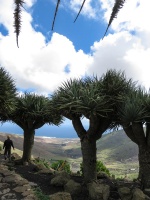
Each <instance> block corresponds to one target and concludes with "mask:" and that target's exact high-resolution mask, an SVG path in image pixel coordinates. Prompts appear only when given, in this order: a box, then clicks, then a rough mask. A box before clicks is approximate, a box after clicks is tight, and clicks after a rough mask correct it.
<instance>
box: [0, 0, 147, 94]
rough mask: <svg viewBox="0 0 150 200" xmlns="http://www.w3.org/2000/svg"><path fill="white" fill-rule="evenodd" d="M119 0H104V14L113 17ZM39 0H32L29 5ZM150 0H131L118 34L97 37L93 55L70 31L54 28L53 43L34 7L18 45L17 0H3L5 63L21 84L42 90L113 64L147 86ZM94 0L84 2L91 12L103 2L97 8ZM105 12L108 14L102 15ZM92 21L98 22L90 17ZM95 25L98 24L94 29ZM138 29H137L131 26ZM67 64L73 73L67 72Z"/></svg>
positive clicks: (0, 43)
mask: <svg viewBox="0 0 150 200" xmlns="http://www.w3.org/2000/svg"><path fill="white" fill-rule="evenodd" d="M113 2H114V0H108V1H105V0H99V1H98V5H100V4H102V8H103V11H104V18H105V20H108V16H110V11H111V9H112V6H113ZM33 3H34V1H33V0H32V1H31V0H28V4H27V5H28V6H27V7H28V9H30V7H31V6H32V5H33ZM71 3H72V6H73V5H75V7H74V8H78V6H79V3H81V1H79V0H72V1H71ZM149 3H150V1H149V0H141V1H140V0H133V1H132V2H131V1H129V0H128V1H126V4H125V6H124V8H123V9H122V10H121V11H120V13H119V15H118V18H117V19H115V20H114V21H113V24H112V27H111V28H112V29H113V30H114V33H113V34H109V35H108V36H107V37H105V38H104V39H103V40H99V41H96V42H95V43H94V44H93V46H92V47H91V52H92V55H88V54H85V53H84V52H83V51H82V50H79V51H76V50H75V47H74V44H73V43H72V42H71V41H70V40H69V39H68V38H67V37H65V36H63V35H60V34H58V33H53V35H52V38H51V40H50V41H49V43H46V42H45V37H44V36H43V35H42V33H40V32H36V31H35V30H34V29H33V27H32V26H31V23H32V17H31V14H30V13H27V12H26V11H23V16H22V20H23V24H22V29H21V34H20V36H19V46H20V48H19V49H18V48H17V46H16V41H15V34H14V33H13V32H14V30H13V26H12V24H13V15H12V13H13V5H12V3H11V1H9V3H8V1H5V0H1V6H0V23H1V24H3V25H5V27H6V28H7V30H8V31H9V35H7V36H3V35H2V34H0V64H1V65H2V66H4V67H6V69H7V70H8V71H9V72H10V74H11V75H12V77H13V78H14V79H15V80H16V84H17V87H20V88H24V89H27V88H35V89H36V91H38V92H41V93H47V92H53V90H54V89H56V88H57V86H58V85H60V83H61V82H62V81H64V80H66V79H68V78H71V77H72V78H73V77H81V76H84V75H85V74H86V73H87V74H90V75H92V74H95V75H96V74H97V75H100V76H101V75H102V74H103V73H105V72H106V70H107V69H110V68H115V69H118V70H119V69H121V70H125V73H126V74H127V76H128V77H129V78H133V79H134V80H135V81H136V80H139V81H140V82H141V83H143V84H144V85H145V86H146V87H147V88H148V87H149V86H150V81H149V77H148V75H149V71H150V67H149V66H150V44H149V42H148V41H149V35H150V28H149V26H148V20H149V18H150V14H149V12H148V9H147V8H148V7H150V6H149ZM92 5H93V4H92V0H89V1H87V3H86V6H85V7H84V11H83V12H85V14H88V12H89V13H90V15H91V16H92V15H93V17H94V15H95V14H96V13H97V10H98V9H99V6H98V7H96V9H95V7H94V8H93V7H92ZM102 17H103V16H102ZM90 23H92V22H91V21H90ZM92 31H94V30H92ZM131 31H134V32H135V34H134V35H132V34H131V33H130V32H131ZM65 67H68V68H69V71H70V72H69V73H65V72H64V70H65Z"/></svg>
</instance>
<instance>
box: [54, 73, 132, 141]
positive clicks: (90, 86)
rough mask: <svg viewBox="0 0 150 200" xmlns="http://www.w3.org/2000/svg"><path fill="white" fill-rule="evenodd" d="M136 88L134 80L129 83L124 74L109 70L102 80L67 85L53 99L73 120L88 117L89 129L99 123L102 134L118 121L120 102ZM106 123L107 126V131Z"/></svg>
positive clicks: (63, 112) (94, 78) (60, 88)
mask: <svg viewBox="0 0 150 200" xmlns="http://www.w3.org/2000/svg"><path fill="white" fill-rule="evenodd" d="M132 87H134V84H133V83H132V80H130V79H129V80H126V77H125V75H124V73H122V72H116V71H115V70H109V71H108V72H107V73H106V74H105V75H103V76H102V77H101V78H99V79H98V78H97V77H88V78H85V79H74V80H69V81H67V82H64V83H63V84H62V86H60V87H59V88H58V90H57V91H56V92H55V93H54V95H53V97H52V98H53V100H54V102H55V106H56V107H57V109H58V110H60V112H61V113H62V115H63V116H65V117H67V118H68V119H70V120H75V119H78V120H80V119H81V118H82V117H86V118H87V119H89V121H90V122H89V123H90V125H89V129H90V126H93V125H92V124H94V122H95V124H94V125H95V127H96V123H97V125H98V126H99V129H100V132H101V133H100V134H102V132H103V131H105V129H106V127H107V128H108V127H110V125H111V124H113V122H114V121H115V120H116V112H115V110H116V109H117V103H118V102H121V101H122V96H123V95H124V94H125V93H127V92H128V91H129V90H130V89H131V88H132ZM102 124H105V125H106V124H107V125H106V127H105V128H104V127H103V125H102ZM100 126H101V128H100ZM102 127H103V128H102ZM79 137H80V136H79Z"/></svg>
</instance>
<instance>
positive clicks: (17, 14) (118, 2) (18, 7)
mask: <svg viewBox="0 0 150 200" xmlns="http://www.w3.org/2000/svg"><path fill="white" fill-rule="evenodd" d="M24 3H25V1H24V0H14V4H15V10H14V28H15V31H14V32H15V33H16V41H17V46H18V47H19V44H18V37H19V34H20V31H21V11H22V7H23V4H24ZM85 3H86V0H83V2H82V4H81V7H80V9H79V12H78V14H77V16H76V18H75V20H74V22H75V21H76V20H77V18H78V16H79V15H80V13H81V11H82V9H83V7H84V4H85ZM124 3H125V0H115V3H114V7H113V9H112V13H111V16H110V20H109V23H108V26H107V29H106V31H105V34H104V36H105V35H106V33H107V31H108V28H109V27H110V25H111V24H112V21H113V20H114V18H116V17H117V14H118V12H119V10H120V9H121V8H122V7H123V5H124ZM59 5H60V0H57V3H56V8H55V12H54V18H53V22H52V30H53V29H54V25H55V20H56V16H57V13H58V9H59ZM41 9H42V8H41Z"/></svg>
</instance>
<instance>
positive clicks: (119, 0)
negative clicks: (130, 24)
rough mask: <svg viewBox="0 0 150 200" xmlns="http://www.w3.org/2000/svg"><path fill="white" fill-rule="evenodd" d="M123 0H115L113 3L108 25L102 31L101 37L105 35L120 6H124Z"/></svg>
mask: <svg viewBox="0 0 150 200" xmlns="http://www.w3.org/2000/svg"><path fill="white" fill-rule="evenodd" d="M124 3H125V0H115V4H114V7H113V9H112V13H111V16H110V19H109V23H108V26H107V28H106V31H105V33H104V36H103V38H104V37H105V35H106V33H107V31H108V29H109V27H110V25H111V24H112V21H113V20H114V19H115V18H116V17H117V14H118V12H119V11H120V10H121V9H122V7H123V6H124Z"/></svg>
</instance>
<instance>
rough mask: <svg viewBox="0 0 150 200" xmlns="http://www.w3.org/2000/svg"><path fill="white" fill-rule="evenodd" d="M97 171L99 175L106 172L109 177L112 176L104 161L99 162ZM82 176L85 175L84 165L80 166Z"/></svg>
mask: <svg viewBox="0 0 150 200" xmlns="http://www.w3.org/2000/svg"><path fill="white" fill-rule="evenodd" d="M96 171H97V173H100V172H105V173H106V174H107V175H109V176H110V172H109V170H108V169H107V167H106V166H105V165H104V163H103V162H102V161H98V160H97V162H96ZM80 174H81V175H83V163H81V164H80Z"/></svg>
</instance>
